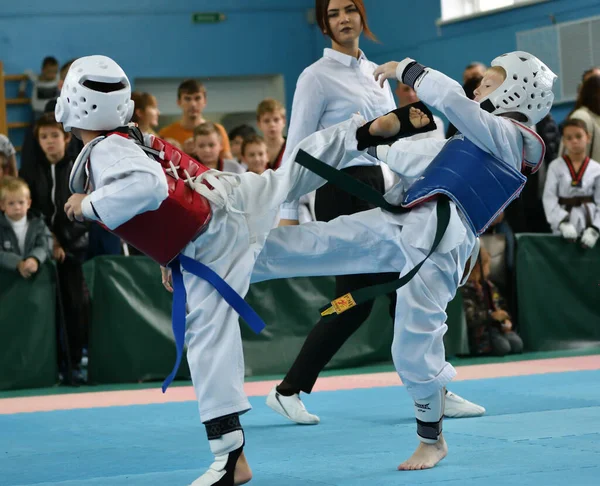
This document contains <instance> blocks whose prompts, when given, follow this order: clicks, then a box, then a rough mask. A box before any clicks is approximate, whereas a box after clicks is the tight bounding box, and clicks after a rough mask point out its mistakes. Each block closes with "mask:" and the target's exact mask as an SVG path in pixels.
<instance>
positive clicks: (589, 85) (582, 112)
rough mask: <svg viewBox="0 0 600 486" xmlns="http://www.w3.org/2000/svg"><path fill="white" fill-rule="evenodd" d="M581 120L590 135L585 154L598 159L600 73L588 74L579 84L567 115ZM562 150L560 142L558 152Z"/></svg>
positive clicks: (599, 138)
mask: <svg viewBox="0 0 600 486" xmlns="http://www.w3.org/2000/svg"><path fill="white" fill-rule="evenodd" d="M567 118H568V119H571V118H577V119H579V120H583V121H584V122H585V125H586V130H587V132H588V134H589V136H590V140H589V145H588V149H587V152H586V155H589V156H590V157H591V158H592V159H594V160H600V75H598V76H596V75H592V74H590V75H589V76H588V77H587V78H586V80H585V81H584V82H583V84H582V85H581V90H580V91H579V95H578V96H577V101H576V102H575V108H574V109H573V111H572V112H571V113H570V114H569V116H568V117H567ZM563 152H564V145H562V144H561V146H560V149H559V153H561V154H562V153H563Z"/></svg>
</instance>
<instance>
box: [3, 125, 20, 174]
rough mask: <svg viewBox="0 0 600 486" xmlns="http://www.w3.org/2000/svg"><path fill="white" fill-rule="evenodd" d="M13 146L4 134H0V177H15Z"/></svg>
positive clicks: (15, 164) (15, 163)
mask: <svg viewBox="0 0 600 486" xmlns="http://www.w3.org/2000/svg"><path fill="white" fill-rule="evenodd" d="M15 154H16V151H15V147H13V144H12V143H10V140H9V139H8V137H7V136H6V135H2V134H0V179H2V177H5V176H12V177H17V172H18V171H17V157H16V155H15Z"/></svg>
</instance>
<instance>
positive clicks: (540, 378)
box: [0, 355, 600, 486]
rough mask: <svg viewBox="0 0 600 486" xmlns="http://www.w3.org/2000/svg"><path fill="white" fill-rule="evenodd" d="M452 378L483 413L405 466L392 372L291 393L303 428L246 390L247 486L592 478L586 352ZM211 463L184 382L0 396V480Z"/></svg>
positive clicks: (183, 471) (492, 483)
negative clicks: (436, 460) (296, 396)
mask: <svg viewBox="0 0 600 486" xmlns="http://www.w3.org/2000/svg"><path fill="white" fill-rule="evenodd" d="M457 380H458V381H456V382H454V383H452V386H451V389H452V390H453V391H455V392H456V393H459V394H461V395H463V396H464V397H467V398H469V399H470V400H473V401H475V402H477V403H480V404H482V405H484V406H485V407H486V408H487V413H486V415H485V416H484V417H481V418H473V419H448V420H445V422H444V432H445V435H446V439H447V441H448V444H449V447H450V450H449V454H448V457H447V458H446V459H445V460H444V461H442V462H441V463H440V464H439V465H438V466H437V467H436V468H434V469H431V470H426V471H408V472H401V471H397V470H396V467H397V465H398V464H399V463H400V462H401V461H402V460H404V459H405V458H407V457H408V456H409V455H410V454H411V453H412V452H413V450H414V448H415V446H416V445H417V439H416V436H415V424H414V418H413V414H412V404H411V402H410V400H409V397H408V395H407V393H406V391H405V390H404V389H403V388H402V387H401V386H398V385H399V380H398V378H397V376H396V375H395V373H392V372H388V373H375V374H374V373H370V374H359V375H350V376H333V377H326V378H321V379H320V380H319V382H318V384H317V388H318V389H319V390H320V391H318V392H315V393H313V394H312V395H311V396H309V397H307V398H306V399H305V402H306V403H307V406H308V408H309V409H310V410H311V411H312V412H314V413H317V414H318V415H320V417H321V424H320V425H317V426H299V425H294V424H291V423H288V422H286V421H285V419H284V418H282V417H280V416H279V415H277V414H275V413H274V412H272V411H271V410H270V409H268V408H267V407H266V405H265V404H264V395H266V393H268V391H269V389H270V388H271V386H272V385H273V383H275V382H274V381H266V382H264V381H263V382H253V383H248V384H247V389H248V393H249V394H250V395H252V396H253V397H252V398H251V401H252V405H253V407H254V409H253V410H252V411H251V412H250V413H248V414H246V415H245V416H244V417H242V423H243V425H244V427H245V430H246V438H247V446H246V454H247V457H248V459H249V461H250V464H251V465H252V468H253V471H254V480H253V481H252V482H251V483H250V484H254V485H256V486H282V485H286V486H326V485H345V486H351V485H352V486H353V485H365V486H367V485H368V486H388V485H420V484H435V485H444V486H453V485H457V486H459V485H460V486H468V485H486V486H500V485H503V486H504V485H513V484H514V485H520V486H529V485H531V486H534V485H535V486H538V485H544V486H552V485H561V486H562V485H570V484H577V485H578V486H585V485H598V484H600V479H599V478H600V355H595V356H582V357H571V358H560V359H548V360H533V361H518V362H512V363H502V364H486V365H476V366H466V367H460V368H459V375H458V377H457ZM3 396H7V395H6V394H4V395H3ZM211 459H212V456H211V455H210V453H209V450H208V445H207V442H206V439H205V435H204V428H203V427H202V426H201V425H200V424H199V421H198V414H197V408H196V403H195V402H194V401H193V390H191V388H190V387H189V386H179V387H173V388H171V389H170V390H169V391H168V392H167V394H166V395H162V393H161V392H160V390H159V389H158V386H157V387H156V388H147V389H139V390H129V391H127V390H121V391H104V392H95V393H73V394H69V395H62V394H56V395H46V396H21V397H12V398H3V399H0V485H2V486H25V485H36V486H59V485H60V486H125V485H127V486H150V485H151V486H154V485H156V486H159V485H160V486H171V485H172V486H185V485H188V484H189V483H190V482H191V481H192V480H194V479H195V478H196V477H197V476H198V475H199V474H200V473H201V472H202V471H203V470H204V468H206V466H208V464H209V463H210V462H211Z"/></svg>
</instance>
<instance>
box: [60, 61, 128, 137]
mask: <svg viewBox="0 0 600 486" xmlns="http://www.w3.org/2000/svg"><path fill="white" fill-rule="evenodd" d="M133 108H134V103H133V101H132V100H131V84H130V83H129V79H127V75H126V74H125V71H123V69H121V66H119V65H118V64H117V63H116V62H115V61H113V60H112V59H111V58H110V57H106V56H87V57H81V58H79V59H77V60H76V61H75V62H74V63H73V64H72V65H71V67H70V69H69V72H68V73H67V76H66V78H65V82H64V84H63V87H62V90H61V92H60V96H59V97H58V100H57V101H56V109H55V110H54V116H55V117H56V121H58V122H60V123H62V124H63V126H64V129H65V130H66V131H67V132H70V131H71V128H72V127H75V128H82V129H84V130H94V131H105V130H113V129H115V128H117V127H120V126H123V125H126V124H127V123H128V122H129V120H130V119H131V116H132V115H133Z"/></svg>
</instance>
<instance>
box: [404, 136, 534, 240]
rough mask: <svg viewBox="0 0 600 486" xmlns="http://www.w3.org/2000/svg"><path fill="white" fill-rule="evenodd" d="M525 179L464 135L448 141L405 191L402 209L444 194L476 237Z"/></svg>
mask: <svg viewBox="0 0 600 486" xmlns="http://www.w3.org/2000/svg"><path fill="white" fill-rule="evenodd" d="M525 182H527V178H526V177H525V176H524V175H523V174H521V172H519V171H518V170H517V169H514V168H513V167H511V166H509V165H508V164H506V163H504V162H502V161H501V160H500V159H498V158H496V157H494V156H493V155H491V154H489V153H488V152H486V151H484V150H482V149H480V148H479V147H478V146H477V145H475V144H474V143H473V142H471V141H470V140H468V139H466V138H465V137H464V135H462V134H458V135H456V136H455V137H453V138H451V139H450V140H449V141H448V142H447V143H446V145H445V146H444V148H443V149H442V150H441V151H440V153H439V154H438V155H437V156H436V157H435V158H434V159H433V160H432V162H431V164H430V165H429V166H428V167H427V169H425V172H423V175H422V176H421V177H420V178H419V179H418V180H417V181H416V182H415V183H414V184H413V185H412V186H410V188H409V189H408V190H407V192H406V194H405V197H404V200H403V202H402V206H404V207H412V206H415V205H417V204H419V203H421V202H423V201H424V200H426V199H428V198H430V197H432V196H434V195H436V194H445V195H446V196H448V197H449V198H450V199H451V200H452V201H454V202H455V203H456V205H457V206H458V207H459V208H460V210H461V211H462V213H463V214H464V215H465V217H466V219H467V221H468V222H469V225H470V227H471V230H472V231H473V233H475V234H476V235H477V236H479V235H480V234H482V233H483V232H484V231H485V230H486V228H487V227H488V226H489V225H490V224H491V223H492V222H493V221H494V219H496V217H497V216H498V214H500V213H501V212H502V211H503V210H504V208H505V207H506V206H507V205H508V204H509V203H510V202H511V201H512V200H513V199H515V198H516V197H518V195H519V194H520V193H521V191H522V189H523V187H524V186H525Z"/></svg>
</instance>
